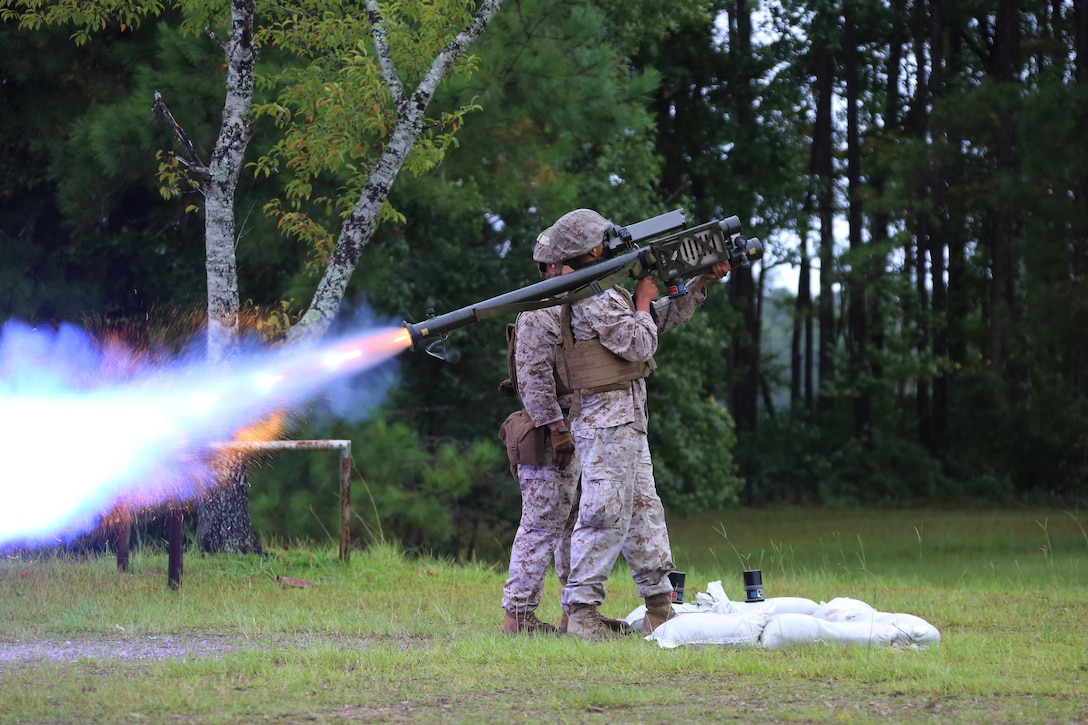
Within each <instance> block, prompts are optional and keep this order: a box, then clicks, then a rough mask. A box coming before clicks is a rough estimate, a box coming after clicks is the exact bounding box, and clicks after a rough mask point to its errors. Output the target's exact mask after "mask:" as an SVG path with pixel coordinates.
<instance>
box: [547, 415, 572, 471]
mask: <svg viewBox="0 0 1088 725" xmlns="http://www.w3.org/2000/svg"><path fill="white" fill-rule="evenodd" d="M551 436H552V463H554V464H555V465H556V466H557V467H558V468H559V469H560V470H562V469H564V468H566V467H567V466H569V465H570V463H571V461H573V460H574V436H572V435H571V434H570V431H569V430H567V428H566V427H565V426H564V427H562V428H553V429H552V430H551Z"/></svg>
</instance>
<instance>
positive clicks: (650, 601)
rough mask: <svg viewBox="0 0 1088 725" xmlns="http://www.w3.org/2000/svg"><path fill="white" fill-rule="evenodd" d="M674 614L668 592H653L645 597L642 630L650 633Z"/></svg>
mask: <svg viewBox="0 0 1088 725" xmlns="http://www.w3.org/2000/svg"><path fill="white" fill-rule="evenodd" d="M675 616H676V612H674V611H673V609H672V600H671V598H670V597H669V595H668V594H654V595H653V596H651V597H646V618H645V619H643V620H642V631H643V632H644V633H646V634H650V633H651V632H653V631H654V630H655V629H657V628H658V627H660V626H661V625H662V624H664V623H665V621H666V620H669V619H672V618H673V617H675Z"/></svg>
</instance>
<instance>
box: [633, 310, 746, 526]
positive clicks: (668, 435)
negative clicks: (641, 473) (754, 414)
mask: <svg viewBox="0 0 1088 725" xmlns="http://www.w3.org/2000/svg"><path fill="white" fill-rule="evenodd" d="M721 292H722V291H721V290H716V293H718V294H721ZM712 322H713V320H712V319H711V317H710V315H709V314H707V313H706V312H705V311H702V310H701V311H698V312H696V313H695V317H693V318H692V319H691V320H690V321H689V322H688V323H686V324H684V325H682V326H680V327H678V328H676V329H675V330H670V331H669V332H667V333H665V334H664V335H662V336H661V338H660V341H659V347H658V354H657V355H656V356H655V357H656V359H657V362H658V366H659V367H658V369H657V370H656V371H655V372H654V373H653V375H651V376H650V378H649V379H648V380H647V388H648V392H649V409H650V430H649V437H650V452H651V454H652V455H653V459H654V478H655V480H656V482H657V490H658V493H659V494H660V495H661V500H662V502H664V504H665V506H666V507H667V508H669V509H670V510H673V511H682V512H685V513H695V512H698V511H705V510H707V509H715V508H720V507H722V506H725V505H727V504H730V503H735V502H736V500H737V494H738V492H739V491H740V488H741V485H742V482H741V480H740V478H739V476H738V474H737V467H736V464H735V463H734V461H733V449H734V444H735V443H736V434H735V431H734V427H733V419H732V417H731V416H730V415H729V412H728V411H727V410H726V409H725V408H724V407H723V406H722V405H721V403H719V402H718V401H717V400H716V399H715V398H714V396H713V395H712V394H711V393H709V392H708V390H710V389H712V386H711V380H710V379H709V378H708V374H709V375H713V368H712V367H711V368H710V369H708V366H707V364H706V362H704V363H703V364H702V365H700V364H699V363H698V362H696V361H713V360H715V359H718V358H720V356H721V355H722V354H723V351H724V349H725V346H726V342H725V340H724V339H723V338H722V335H721V333H720V331H719V330H715V329H714V326H713V325H712V324H711V323H712Z"/></svg>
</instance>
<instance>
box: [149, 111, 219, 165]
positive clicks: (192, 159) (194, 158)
mask: <svg viewBox="0 0 1088 725" xmlns="http://www.w3.org/2000/svg"><path fill="white" fill-rule="evenodd" d="M164 117H165V118H166V121H167V123H169V124H170V128H171V130H173V132H174V138H176V139H177V140H178V143H179V144H181V148H182V149H183V150H184V151H185V159H186V161H185V166H186V168H188V169H189V170H190V171H192V172H193V173H195V174H198V175H200V176H202V177H204V178H207V177H208V175H209V171H208V166H207V165H206V164H205V163H204V162H203V161H201V160H200V156H198V155H197V153H196V147H195V146H193V142H192V141H190V140H189V137H188V136H187V135H186V134H185V130H184V129H182V127H181V125H180V124H179V123H178V122H177V119H175V118H174V114H172V113H170V109H169V108H167V106H166V101H164V100H162V94H160V93H159V92H158V91H155V104H154V106H153V112H152V116H151V123H153V124H157V123H158V122H159V119H160V118H164Z"/></svg>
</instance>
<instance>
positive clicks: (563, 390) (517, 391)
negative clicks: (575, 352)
mask: <svg viewBox="0 0 1088 725" xmlns="http://www.w3.org/2000/svg"><path fill="white" fill-rule="evenodd" d="M516 348H517V324H516V323H514V322H510V323H507V325H506V374H507V378H506V380H503V381H502V382H501V383H499V396H500V397H503V398H515V397H516V398H520V397H521V386H520V385H519V384H518V370H517V354H516ZM557 363H558V360H557ZM552 375H553V376H554V377H555V397H556V398H561V397H563V396H564V395H570V393H571V392H572V390H571V388H570V387H568V386H567V384H566V383H565V381H563V380H562V379H560V375H559V371H558V369H557V368H556V367H553V368H552Z"/></svg>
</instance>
